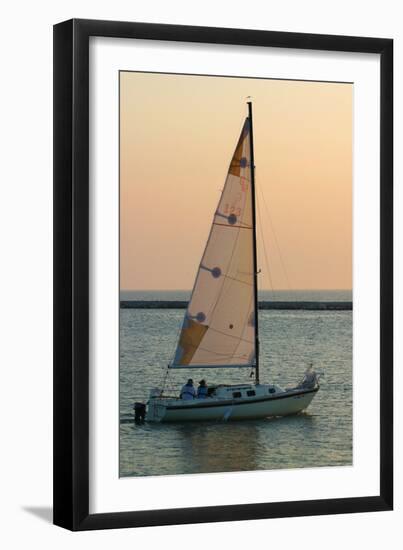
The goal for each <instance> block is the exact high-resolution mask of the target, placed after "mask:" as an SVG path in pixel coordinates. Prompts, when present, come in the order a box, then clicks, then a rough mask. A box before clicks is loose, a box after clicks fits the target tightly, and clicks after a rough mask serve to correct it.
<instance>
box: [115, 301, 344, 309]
mask: <svg viewBox="0 0 403 550" xmlns="http://www.w3.org/2000/svg"><path fill="white" fill-rule="evenodd" d="M187 305H188V302H187V301H186V300H122V301H121V302H120V307H121V308H122V309H186V308H187ZM259 309H283V310H287V309H288V310H298V309H302V310H304V309H305V310H309V311H351V310H352V309H353V303H352V302H277V301H275V302H270V301H266V300H265V301H261V302H259Z"/></svg>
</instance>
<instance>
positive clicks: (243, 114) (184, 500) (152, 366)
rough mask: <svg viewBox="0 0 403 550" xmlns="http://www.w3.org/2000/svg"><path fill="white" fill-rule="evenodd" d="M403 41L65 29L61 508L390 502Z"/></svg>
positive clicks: (124, 513)
mask: <svg viewBox="0 0 403 550" xmlns="http://www.w3.org/2000/svg"><path fill="white" fill-rule="evenodd" d="M392 79H393V42H392V40H391V39H386V38H360V37H347V36H325V35H308V34H299V33H289V32H269V31H256V30H244V29H225V28H206V27H187V26H176V25H157V24H147V23H125V22H114V21H91V20H76V19H74V20H70V21H66V22H63V23H60V24H58V25H55V27H54V523H55V524H56V525H59V526H62V527H65V528H68V529H71V530H88V529H104V528H118V527H137V526H152V525H167V524H181V523H182V524H183V523H200V522H213V521H230V520H231V521H234V520H245V519H258V518H274V517H292V516H302V515H319V514H336V513H350V512H369V511H380V510H391V509H392V506H393V440H392V434H393V378H392V375H393V372H392V347H393V306H392V299H393V252H392V250H393V218H392V214H393V179H392V163H393V157H392V152H393V148H392V140H393V131H392V130H393V127H392V113H393V111H392V108H393V95H392V93H393V86H392V84H393V80H392Z"/></svg>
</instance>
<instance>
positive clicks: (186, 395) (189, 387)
mask: <svg viewBox="0 0 403 550" xmlns="http://www.w3.org/2000/svg"><path fill="white" fill-rule="evenodd" d="M195 397H196V390H195V388H194V386H193V380H192V379H191V378H189V380H188V381H187V382H186V384H185V385H184V386H183V387H182V389H181V394H180V398H181V399H194V398H195Z"/></svg>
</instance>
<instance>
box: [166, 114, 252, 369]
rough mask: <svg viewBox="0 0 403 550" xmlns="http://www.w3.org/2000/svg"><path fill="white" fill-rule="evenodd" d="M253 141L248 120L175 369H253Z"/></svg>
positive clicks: (216, 218) (188, 313)
mask: <svg viewBox="0 0 403 550" xmlns="http://www.w3.org/2000/svg"><path fill="white" fill-rule="evenodd" d="M250 139H251V137H250V122H249V119H248V118H247V119H246V120H245V124H244V126H243V129H242V132H241V135H240V138H239V141H238V144H237V146H236V149H235V153H234V155H233V157H232V161H231V164H230V167H229V170H228V175H227V178H226V182H225V186H224V189H223V192H222V195H221V198H220V201H219V203H218V207H217V210H216V212H215V215H214V219H213V224H212V227H211V231H210V236H209V238H208V241H207V245H206V248H205V251H204V254H203V257H202V260H201V263H200V266H199V270H198V273H197V276H196V281H195V284H194V287H193V292H192V295H191V298H190V302H189V305H188V308H187V311H186V314H185V318H184V321H183V325H182V330H181V334H180V337H179V341H178V345H177V348H176V353H175V356H174V360H173V362H172V363H171V365H170V367H171V368H184V367H187V368H188V367H200V368H205V367H220V366H221V367H235V366H238V367H242V366H245V367H251V366H253V365H254V362H255V353H256V350H255V318H256V317H255V316H256V311H255V300H254V292H255V287H254V285H255V276H254V254H255V252H254V245H253V239H254V237H253V231H254V228H253V213H252V187H251V186H252V181H251V144H250Z"/></svg>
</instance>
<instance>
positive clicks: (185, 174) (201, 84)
mask: <svg viewBox="0 0 403 550" xmlns="http://www.w3.org/2000/svg"><path fill="white" fill-rule="evenodd" d="M247 96H252V100H253V122H254V141H255V164H256V186H257V198H258V202H259V208H258V214H259V210H260V212H261V220H260V223H261V226H260V227H261V230H260V229H259V230H258V248H259V251H260V253H259V254H258V256H259V257H258V265H259V267H260V268H261V269H262V274H261V275H260V276H259V277H260V278H259V284H260V287H261V288H270V287H271V286H272V287H273V288H274V289H287V288H289V287H291V288H292V289H350V288H351V287H352V98H353V86H352V85H351V84H333V83H318V82H292V81H281V80H278V81H277V80H260V79H243V78H223V77H204V76H188V75H186V76H185V75H158V74H144V73H128V72H123V73H120V113H121V114H120V121H121V125H120V205H121V212H120V229H121V232H120V267H121V289H122V290H129V289H131V290H135V289H144V290H146V289H147V290H149V289H172V290H174V289H191V288H192V286H193V282H194V277H195V274H196V271H197V267H198V264H199V261H200V258H201V255H202V252H203V249H204V246H205V243H206V239H207V237H208V233H209V230H210V224H211V221H212V217H213V213H214V211H215V208H216V205H217V202H218V199H219V196H220V191H221V189H222V187H223V184H224V181H225V177H226V173H227V170H228V166H229V163H230V160H231V157H232V154H233V151H234V148H235V145H236V143H237V140H238V137H239V132H240V129H241V127H242V125H243V122H244V118H245V116H246V114H247V109H246V97H247ZM262 195H263V197H264V200H263V199H262ZM266 206H267V210H268V211H269V215H270V218H269V217H268V214H267V210H266ZM270 219H271V222H272V223H270ZM258 221H259V217H258ZM272 227H274V231H275V233H273V229H272ZM261 232H262V233H263V237H264V242H265V244H266V250H267V258H268V261H269V263H270V275H271V277H269V273H268V269H267V267H266V260H265V256H264V254H263V252H262V250H263V248H262V238H261ZM276 241H277V243H278V245H279V248H280V254H279V252H278V248H277V246H276ZM283 265H284V267H285V269H284V268H283ZM285 272H286V273H285ZM270 281H271V282H270Z"/></svg>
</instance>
